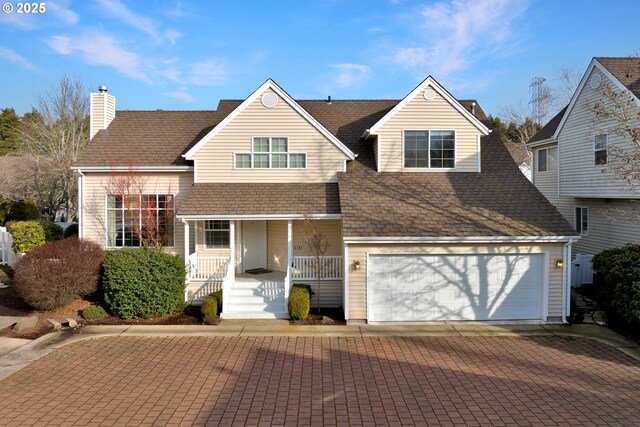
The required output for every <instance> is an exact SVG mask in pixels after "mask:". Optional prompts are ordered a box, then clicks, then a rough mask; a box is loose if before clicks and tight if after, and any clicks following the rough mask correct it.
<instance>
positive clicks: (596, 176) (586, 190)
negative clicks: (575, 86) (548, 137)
mask: <svg viewBox="0 0 640 427" xmlns="http://www.w3.org/2000/svg"><path fill="white" fill-rule="evenodd" d="M594 72H596V73H600V71H598V70H597V69H594V71H593V72H592V73H591V74H590V75H588V76H587V83H586V84H585V85H584V87H583V89H582V91H581V92H580V94H579V95H578V98H577V100H576V103H575V105H574V107H573V109H572V110H571V112H570V113H569V115H568V117H567V118H566V122H565V124H564V126H563V127H562V129H561V130H560V134H559V135H558V144H559V147H560V153H559V157H560V196H565V197H607V198H611V197H628V198H631V197H637V194H633V193H632V192H631V191H630V190H629V188H628V186H627V185H626V184H624V183H623V182H621V181H620V180H618V179H617V178H616V177H615V176H613V175H612V174H611V173H610V172H608V171H607V169H606V167H604V166H597V165H594V154H593V144H594V136H595V135H596V134H600V133H605V132H608V133H609V145H613V144H617V145H619V146H622V147H624V146H626V147H629V144H630V143H629V142H628V141H626V140H625V138H623V137H622V136H620V135H615V134H614V133H612V132H611V131H612V129H614V128H615V126H614V122H608V123H604V122H603V123H596V122H595V120H594V115H593V113H592V112H591V111H590V107H591V106H593V105H594V104H595V103H596V102H598V101H602V100H605V98H604V95H603V93H602V90H603V88H604V87H605V85H606V84H609V85H611V87H614V85H613V83H612V82H611V81H610V80H609V79H608V78H607V77H606V76H605V75H604V74H602V73H600V74H602V83H601V84H600V87H599V88H597V89H592V88H591V85H590V84H589V81H590V79H591V75H592V74H593V73H594Z"/></svg>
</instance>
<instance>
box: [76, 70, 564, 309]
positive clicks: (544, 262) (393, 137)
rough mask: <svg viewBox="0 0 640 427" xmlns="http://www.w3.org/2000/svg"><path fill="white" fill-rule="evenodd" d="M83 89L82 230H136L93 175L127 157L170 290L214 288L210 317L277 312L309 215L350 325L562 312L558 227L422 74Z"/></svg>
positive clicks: (505, 160)
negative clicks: (216, 297)
mask: <svg viewBox="0 0 640 427" xmlns="http://www.w3.org/2000/svg"><path fill="white" fill-rule="evenodd" d="M91 100H92V102H91V104H92V118H91V119H92V121H91V124H92V130H91V135H92V141H91V143H90V144H89V146H88V148H87V149H86V150H85V151H84V152H83V153H82V154H81V155H80V157H79V159H78V161H77V163H76V165H75V167H74V169H75V170H76V171H77V172H78V174H79V176H80V185H79V188H80V193H81V194H80V200H81V214H80V224H81V226H80V233H81V236H82V237H84V238H87V239H91V240H94V241H97V242H100V243H102V244H104V245H105V246H106V247H108V248H117V247H122V246H138V245H139V244H140V243H139V242H138V241H137V239H136V238H135V235H134V233H133V228H134V225H135V222H136V221H139V219H138V213H137V211H135V210H132V209H130V208H128V207H127V205H126V203H124V202H123V199H122V197H121V196H118V195H113V192H111V191H110V190H109V185H110V184H109V183H110V180H112V179H114V177H118V176H126V175H127V173H128V170H129V168H130V166H128V165H134V166H133V167H134V169H135V171H136V173H138V174H139V175H140V176H144V180H145V188H144V190H143V191H142V192H143V193H144V194H145V196H144V197H145V200H147V199H149V198H152V199H153V200H154V202H156V203H157V205H154V206H158V214H157V215H158V218H159V219H160V222H161V226H162V227H163V229H164V230H166V231H167V236H168V241H167V250H168V251H171V252H174V253H176V254H178V255H179V256H181V257H184V259H185V260H186V264H187V266H188V268H189V273H188V279H187V280H188V284H187V294H186V295H185V298H186V299H187V300H190V301H193V302H197V301H198V300H199V299H201V298H203V297H204V296H205V295H207V294H208V293H209V292H211V291H212V290H214V289H218V288H220V287H222V289H223V307H222V316H223V317H225V318H242V317H286V316H287V309H286V301H287V298H288V294H289V287H290V286H291V284H293V283H298V282H302V283H311V284H312V285H313V286H315V279H314V268H313V266H314V262H315V261H314V259H313V258H312V257H311V256H310V253H309V250H308V247H307V246H306V245H305V243H304V239H303V235H304V226H305V220H309V219H313V220H314V221H316V224H317V228H318V229H319V230H321V232H322V233H323V234H324V235H325V236H326V237H327V238H328V241H329V247H328V251H327V253H326V256H325V258H324V259H323V264H324V265H325V268H324V273H323V277H322V285H321V287H322V292H321V298H322V299H321V303H322V305H323V306H325V307H331V306H335V307H338V306H342V307H343V308H344V311H345V317H346V319H347V320H348V321H349V322H357V321H369V322H373V321H428V320H534V321H560V320H561V319H563V318H564V317H565V316H566V314H567V310H568V293H567V289H568V287H567V283H568V282H567V280H568V270H567V268H566V265H567V264H566V263H564V267H563V262H564V260H568V259H570V250H571V249H570V244H568V242H570V241H571V239H575V238H576V236H575V231H574V230H573V227H571V226H570V224H568V223H567V221H566V220H564V218H563V217H562V216H561V215H560V214H559V213H558V212H557V210H556V209H555V208H554V207H553V206H552V205H551V204H550V203H549V202H548V201H547V200H546V199H545V198H544V196H543V195H542V194H541V193H540V192H538V191H537V190H536V189H535V187H534V186H533V185H532V184H531V183H530V182H529V181H528V180H527V179H526V178H525V177H524V176H523V175H522V174H521V173H520V171H519V170H518V167H517V166H516V164H515V163H514V162H513V160H512V158H511V156H510V155H509V153H508V151H507V149H506V148H505V146H504V144H503V143H502V142H501V141H500V139H499V138H498V137H496V136H494V135H492V134H491V133H490V130H489V129H488V128H487V127H486V125H485V123H484V122H485V121H486V117H485V115H484V113H483V111H482V110H481V109H480V107H478V106H476V104H475V102H474V101H459V100H456V99H455V98H453V96H451V94H450V93H449V92H447V91H446V90H445V89H444V88H443V87H442V86H440V85H439V84H438V83H437V82H436V81H435V80H434V79H433V78H431V77H428V78H427V79H425V80H424V81H423V82H422V83H421V84H420V85H418V86H417V87H416V88H415V89H413V90H412V91H411V92H410V93H409V94H408V95H407V96H406V97H405V98H404V99H402V100H344V101H336V100H334V101H330V100H327V101H324V100H294V99H292V98H291V97H290V96H289V95H288V94H287V93H286V92H285V91H284V90H282V89H281V88H280V87H279V86H278V85H277V84H276V83H274V82H273V81H272V80H267V81H266V82H265V83H264V84H263V85H261V86H260V87H259V88H258V89H257V90H256V91H255V92H253V93H252V94H251V95H250V96H249V97H248V98H247V99H245V100H237V101H234V100H222V101H220V103H219V105H218V109H217V110H215V111H161V110H158V111H118V112H115V99H114V98H113V97H112V96H111V95H109V94H108V93H106V90H103V91H102V92H101V93H95V94H92V95H91ZM138 197H139V196H137V195H134V196H133V198H134V199H135V200H138ZM174 201H175V205H174V203H173V202H174ZM129 206H131V205H129ZM174 206H176V207H175V208H174ZM174 209H175V215H173V210H174ZM167 210H168V211H169V212H167ZM174 216H175V218H176V220H175V221H174V220H172V219H173V218H174ZM247 271H252V272H254V273H256V272H257V273H262V274H251V272H249V273H247Z"/></svg>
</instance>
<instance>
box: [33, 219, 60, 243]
mask: <svg viewBox="0 0 640 427" xmlns="http://www.w3.org/2000/svg"><path fill="white" fill-rule="evenodd" d="M38 222H39V223H40V225H41V226H42V230H43V231H44V239H45V240H46V241H47V242H53V241H54V240H60V239H62V237H63V236H64V230H62V227H60V226H59V225H58V224H56V223H55V222H53V221H49V220H48V219H41V220H38Z"/></svg>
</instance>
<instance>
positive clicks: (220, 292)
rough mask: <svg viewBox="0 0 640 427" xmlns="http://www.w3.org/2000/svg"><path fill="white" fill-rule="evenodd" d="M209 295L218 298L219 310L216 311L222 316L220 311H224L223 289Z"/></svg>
mask: <svg viewBox="0 0 640 427" xmlns="http://www.w3.org/2000/svg"><path fill="white" fill-rule="evenodd" d="M209 296H211V297H214V298H215V299H216V303H217V304H218V311H217V312H216V315H218V316H220V313H222V290H219V291H215V292H212V293H210V294H209Z"/></svg>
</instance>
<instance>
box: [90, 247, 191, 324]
mask: <svg viewBox="0 0 640 427" xmlns="http://www.w3.org/2000/svg"><path fill="white" fill-rule="evenodd" d="M185 274H186V270H185V266H184V262H183V261H182V260H181V259H180V258H178V257H177V256H175V255H172V254H170V253H167V252H164V251H163V250H162V249H157V248H125V249H122V250H114V251H109V252H107V254H106V257H105V261H104V264H103V276H102V289H103V291H104V300H105V302H106V303H107V306H108V308H109V310H110V311H111V313H113V314H115V315H116V316H119V317H121V318H123V319H131V318H134V317H146V316H149V315H161V314H167V313H176V312H179V311H181V310H183V309H184V290H185Z"/></svg>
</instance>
